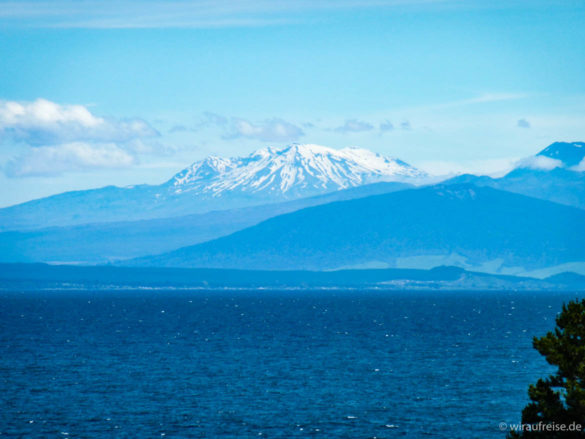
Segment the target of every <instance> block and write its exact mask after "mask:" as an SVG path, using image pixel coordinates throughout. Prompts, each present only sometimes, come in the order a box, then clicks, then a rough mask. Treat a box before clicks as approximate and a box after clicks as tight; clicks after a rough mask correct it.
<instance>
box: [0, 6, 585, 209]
mask: <svg viewBox="0 0 585 439" xmlns="http://www.w3.org/2000/svg"><path fill="white" fill-rule="evenodd" d="M584 23H585V2H583V1H581V0H575V1H571V0H564V1H561V0H548V1H540V0H532V1H520V0H508V1H500V0H491V1H481V0H465V1H464V0H410V1H407V0H362V1H355V0H338V1H333V0H313V1H305V0H297V1H268V0H263V1H252V0H231V1H225V0H215V1H207V0H205V1H185V0H170V1H161V0H142V1H134V0H132V1H129V0H117V1H112V0H102V1H85V0H52V1H27V0H24V1H5V0H0V188H1V189H0V206H8V205H12V204H15V203H19V202H24V201H27V200H31V199H35V198H40V197H44V196H48V195H51V194H55V193H60V192H63V191H69V190H82V189H88V188H94V187H101V186H106V185H112V184H113V185H122V186H123V185H133V184H141V183H148V184H159V183H162V182H164V181H166V180H168V179H169V178H171V177H172V175H174V174H175V173H176V172H178V171H179V170H181V169H182V168H184V167H186V166H188V165H189V164H191V163H192V162H194V161H196V160H200V159H202V158H204V157H206V156H208V155H210V154H213V155H219V156H242V155H247V154H249V153H251V152H253V151H254V150H257V149H260V148H263V147H266V146H276V147H284V146H286V145H288V144H290V143H294V142H297V143H316V144H321V145H326V146H330V147H334V148H343V147H347V146H358V147H363V148H368V149H371V150H373V151H376V152H379V153H381V154H384V155H388V156H392V157H397V158H400V159H401V160H404V161H406V162H408V163H410V164H412V165H414V166H417V167H419V168H421V169H424V170H426V171H427V172H429V173H431V174H434V175H449V174H453V173H461V172H473V173H477V174H490V175H499V174H501V173H503V172H505V171H506V170H509V169H510V168H511V167H512V166H514V163H516V162H517V161H518V160H521V159H523V158H525V157H527V156H530V155H533V154H535V153H537V152H538V151H539V150H541V149H543V148H545V147H546V146H547V145H548V144H550V143H552V142H554V141H583V140H585V26H584Z"/></svg>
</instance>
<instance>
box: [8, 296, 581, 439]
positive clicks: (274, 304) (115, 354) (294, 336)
mask: <svg viewBox="0 0 585 439" xmlns="http://www.w3.org/2000/svg"><path fill="white" fill-rule="evenodd" d="M574 297H575V295H574V294H570V293H542V292H539V293H526V292H518V293H509V292H505V293H472V292H456V293H455V292H443V291H440V292H432V293H429V292H406V291H405V292H388V293H365V292H364V293H360V292H276V291H252V292H221V293H218V292H212V291H188V292H177V291H170V292H169V291H160V292H140V293H138V292H93V293H88V292H42V293H40V292H38V293H16V292H15V293H0V325H1V327H0V342H1V343H0V404H1V407H0V409H1V410H0V432H1V433H2V436H3V437H11V436H14V437H90V438H93V437H145V438H146V437H170V438H174V437H195V438H197V437H201V438H213V437H222V438H230V437H233V438H242V437H244V438H245V437H266V438H270V437H323V438H338V437H339V438H345V437H347V438H368V437H378V438H392V437H402V436H406V435H408V436H410V437H436V438H470V437H477V438H490V437H494V438H496V437H504V434H503V433H501V432H500V431H499V428H498V424H499V423H500V422H502V421H504V422H509V423H510V422H519V418H520V411H521V409H522V407H523V406H524V405H525V404H526V401H527V397H526V390H527V386H528V384H529V383H531V382H533V381H534V380H535V379H536V378H537V377H539V376H542V375H544V374H545V373H547V372H549V371H550V369H549V367H548V366H547V364H546V363H545V361H544V359H542V358H541V357H540V356H539V355H538V353H537V352H536V351H534V350H533V349H532V347H531V339H532V336H533V335H542V334H544V333H545V332H546V331H548V330H550V329H552V328H553V326H554V317H555V315H556V313H557V312H558V311H559V310H560V307H561V305H562V303H563V302H564V301H567V300H569V299H571V298H574Z"/></svg>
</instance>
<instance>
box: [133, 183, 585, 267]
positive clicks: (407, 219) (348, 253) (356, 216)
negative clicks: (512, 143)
mask: <svg viewBox="0 0 585 439" xmlns="http://www.w3.org/2000/svg"><path fill="white" fill-rule="evenodd" d="M583 226H585V210H582V209H577V208H574V207H569V206H563V205H560V204H556V203H552V202H549V201H543V200H538V199H535V198H531V197H526V196H523V195H518V194H514V193H511V192H505V191H500V190H496V189H492V188H489V187H477V186H473V185H436V186H430V187H424V188H419V189H409V190H404V191H399V192H394V193H390V194H383V195H376V196H370V197H366V198H360V199H355V200H349V201H340V202H334V203H329V204H325V205H321V206H316V207H310V208H306V209H303V210H300V211H296V212H293V213H289V214H285V215H280V216H278V217H275V218H271V219H269V220H266V221H264V222H262V223H260V224H258V225H256V226H253V227H250V228H247V229H245V230H242V231H239V232H236V233H234V234H232V235H229V236H226V237H222V238H219V239H215V240H212V241H208V242H205V243H202V244H198V245H195V246H190V247H185V248H181V249H179V250H175V251H173V252H170V253H166V254H162V255H158V256H152V257H145V258H140V259H137V260H134V261H132V265H139V266H145V265H148V266H166V267H171V266H172V267H209V268H241V269H274V270H283V269H302V270H332V269H340V268H363V267H374V266H377V267H401V266H404V264H406V263H410V264H419V267H418V268H431V267H432V266H436V265H445V264H444V263H445V262H450V263H451V265H463V266H465V267H469V268H473V269H479V271H486V270H488V271H493V272H500V273H514V272H515V273H526V272H529V271H531V270H537V269H542V268H545V267H554V266H560V265H562V264H567V263H573V262H578V261H585V234H583V233H579V231H580V230H582V229H583ZM425 263H426V264H429V265H430V266H426V267H425V266H424V264H425ZM421 264H422V266H421Z"/></svg>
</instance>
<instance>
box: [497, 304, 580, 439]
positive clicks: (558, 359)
mask: <svg viewBox="0 0 585 439" xmlns="http://www.w3.org/2000/svg"><path fill="white" fill-rule="evenodd" d="M556 324H557V326H556V328H555V329H554V332H549V333H548V334H546V335H545V336H544V337H541V338H537V337H535V338H534V340H533V346H534V348H535V349H536V350H538V352H540V353H541V354H542V355H543V356H544V357H545V358H546V361H547V362H548V363H549V364H552V365H553V366H557V368H558V369H557V372H556V373H555V374H554V375H551V376H549V377H547V378H544V379H539V380H538V382H537V383H536V384H535V385H531V386H530V387H529V389H528V395H529V397H530V400H531V402H530V403H529V404H528V405H527V406H526V407H525V408H524V410H523V411H522V424H524V425H528V424H530V425H537V424H539V423H542V424H553V425H556V426H559V425H565V426H567V428H568V426H569V425H571V424H580V425H581V426H582V428H581V431H546V430H544V429H542V428H541V431H535V430H537V429H534V430H532V431H527V430H526V429H525V430H524V431H522V432H512V433H510V434H509V436H508V437H509V438H546V439H555V438H563V439H565V438H567V439H569V438H585V432H584V431H583V430H584V429H585V299H584V300H582V301H581V302H579V301H574V302H569V303H568V304H567V305H563V310H562V312H561V313H560V314H559V315H558V317H557V319H556Z"/></svg>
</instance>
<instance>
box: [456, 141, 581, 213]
mask: <svg viewBox="0 0 585 439" xmlns="http://www.w3.org/2000/svg"><path fill="white" fill-rule="evenodd" d="M584 160H585V143H583V142H573V143H566V142H556V143H553V144H552V145H550V146H548V147H547V148H545V149H543V150H542V151H541V152H539V153H538V154H536V155H535V156H532V157H528V158H526V159H524V160H522V161H521V162H520V163H519V165H518V166H517V167H516V168H515V169H514V170H512V171H511V172H509V173H508V174H506V175H505V176H504V177H501V178H491V177H487V176H481V177H478V176H475V175H469V174H466V175H461V176H458V177H455V178H453V179H451V180H449V181H447V182H446V183H448V184H450V183H454V184H460V183H472V184H474V185H477V186H489V187H493V188H495V189H501V190H504V191H510V192H516V193H519V194H523V195H528V196H531V197H535V198H540V199H543V200H550V201H554V202H556V203H561V204H566V205H569V206H575V207H580V208H582V209H583V208H585V161H584Z"/></svg>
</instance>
